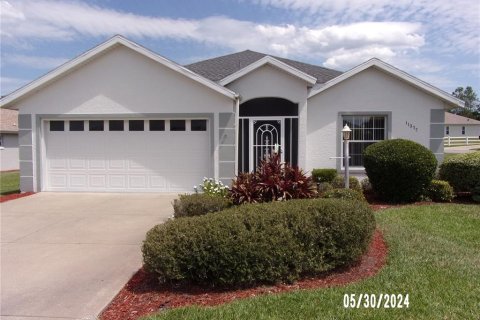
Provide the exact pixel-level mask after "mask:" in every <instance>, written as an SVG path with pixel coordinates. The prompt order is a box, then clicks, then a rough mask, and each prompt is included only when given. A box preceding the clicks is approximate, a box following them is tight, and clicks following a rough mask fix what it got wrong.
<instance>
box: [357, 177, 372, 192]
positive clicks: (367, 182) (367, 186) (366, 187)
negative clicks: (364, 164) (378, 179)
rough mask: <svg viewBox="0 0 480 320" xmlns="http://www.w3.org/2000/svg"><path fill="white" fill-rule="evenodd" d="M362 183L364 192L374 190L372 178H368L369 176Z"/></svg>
mask: <svg viewBox="0 0 480 320" xmlns="http://www.w3.org/2000/svg"><path fill="white" fill-rule="evenodd" d="M360 184H361V185H362V190H363V192H364V193H372V192H373V188H372V184H371V183H370V180H368V178H364V179H363V180H362V182H361V183H360Z"/></svg>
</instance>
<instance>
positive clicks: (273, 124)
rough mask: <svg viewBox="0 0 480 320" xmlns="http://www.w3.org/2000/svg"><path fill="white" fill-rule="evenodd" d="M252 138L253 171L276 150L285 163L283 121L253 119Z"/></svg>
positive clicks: (251, 159) (251, 124) (251, 163)
mask: <svg viewBox="0 0 480 320" xmlns="http://www.w3.org/2000/svg"><path fill="white" fill-rule="evenodd" d="M250 137H251V139H250V168H252V170H253V171H255V170H256V169H257V167H258V166H259V165H260V162H261V161H262V160H263V159H265V157H267V156H269V155H270V154H272V153H273V152H274V151H275V149H277V151H278V152H280V155H281V159H282V162H283V161H284V153H283V141H284V137H283V119H281V118H278V119H277V118H268V119H252V121H250Z"/></svg>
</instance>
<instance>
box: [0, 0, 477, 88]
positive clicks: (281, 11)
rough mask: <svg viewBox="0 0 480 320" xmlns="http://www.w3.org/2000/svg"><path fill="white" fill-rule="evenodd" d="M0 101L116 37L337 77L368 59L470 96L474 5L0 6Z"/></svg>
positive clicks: (121, 0) (185, 57)
mask: <svg viewBox="0 0 480 320" xmlns="http://www.w3.org/2000/svg"><path fill="white" fill-rule="evenodd" d="M0 3H1V6H0V19H1V22H0V23H1V25H0V26H1V28H0V40H1V42H0V45H1V49H0V54H1V56H0V58H1V62H0V67H1V69H0V89H1V90H0V91H1V95H6V94H8V93H10V92H12V91H14V90H16V89H18V88H19V87H21V86H23V85H25V84H27V83H29V82H30V81H32V80H34V79H36V78H38V77H40V76H42V75H44V74H45V73H47V72H49V71H51V70H53V69H54V68H56V67H58V66H59V65H61V64H62V63H64V62H66V61H68V60H70V59H72V58H74V57H76V56H78V55H80V54H82V53H83V52H85V51H87V50H89V49H91V48H92V47H94V46H96V45H98V44H100V43H102V42H103V41H105V40H107V39H109V38H110V37H112V36H114V35H116V34H121V35H123V36H125V37H126V38H128V39H130V40H132V41H134V42H137V43H139V44H141V45H143V46H145V47H147V48H148V49H150V50H152V51H154V52H156V53H158V54H160V55H162V56H164V57H166V58H168V59H170V60H173V61H175V62H177V63H180V64H188V63H191V62H195V61H199V60H203V59H207V58H211V57H215V56H220V55H224V54H229V53H233V52H238V51H243V50H246V49H250V50H255V51H259V52H264V53H267V54H272V55H276V56H281V57H286V58H290V59H294V60H299V61H304V62H308V63H312V64H317V65H320V66H324V67H327V68H331V69H336V70H340V71H346V70H348V69H350V68H352V67H354V66H356V65H358V64H361V63H362V62H365V61H366V60H368V59H370V58H372V57H377V58H379V59H382V60H383V61H385V62H388V63H390V64H392V65H394V66H395V67H397V68H399V69H402V70H404V71H406V72H408V73H410V74H412V75H413V76H416V77H418V78H420V79H421V80H424V81H426V82H429V83H431V84H432V85H434V86H437V87H438V88H440V89H442V90H445V91H447V92H449V93H451V92H452V91H453V90H454V89H455V88H457V87H459V86H462V87H465V86H468V85H470V86H472V87H473V88H474V90H476V92H477V93H478V94H479V95H480V1H479V0H395V1H390V0H190V1H187V0H174V1H167V0H134V1H129V0H88V1H52V0H23V1H17V0H0Z"/></svg>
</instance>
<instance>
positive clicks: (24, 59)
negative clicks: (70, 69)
mask: <svg viewBox="0 0 480 320" xmlns="http://www.w3.org/2000/svg"><path fill="white" fill-rule="evenodd" d="M67 61H68V59H67V58H52V57H37V56H27V55H23V54H5V55H3V56H2V64H11V65H17V66H23V67H30V68H34V69H53V68H56V67H58V66H59V65H61V64H63V63H65V62H67Z"/></svg>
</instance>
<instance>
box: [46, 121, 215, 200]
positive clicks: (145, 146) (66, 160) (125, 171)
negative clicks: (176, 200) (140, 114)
mask: <svg viewBox="0 0 480 320" xmlns="http://www.w3.org/2000/svg"><path fill="white" fill-rule="evenodd" d="M167 121H168V120H167ZM187 127H189V126H187ZM66 128H67V127H66ZM145 128H146V129H147V128H148V127H147V126H146V127H145ZM86 129H87V130H88V126H86ZM125 129H126V130H128V123H126V125H125ZM45 132H46V134H45V144H46V152H45V154H46V166H45V167H46V170H47V171H46V174H45V175H46V184H45V187H46V190H52V191H53V190H55V191H134V192H139V191H149V192H185V191H191V190H192V188H193V185H196V184H198V183H200V182H201V181H202V179H203V177H204V176H211V151H210V134H209V132H208V131H204V132H190V131H179V132H171V131H156V132H150V131H140V132H130V131H123V132H111V131H108V124H107V125H106V126H105V131H101V132H89V131H81V132H70V131H68V130H67V131H63V132H50V131H49V130H48V126H47V130H45Z"/></svg>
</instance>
